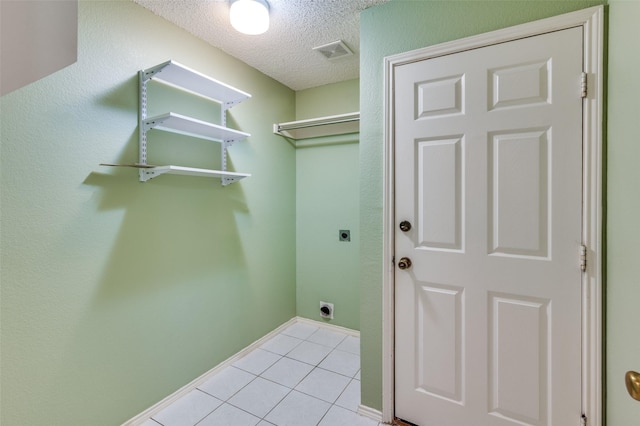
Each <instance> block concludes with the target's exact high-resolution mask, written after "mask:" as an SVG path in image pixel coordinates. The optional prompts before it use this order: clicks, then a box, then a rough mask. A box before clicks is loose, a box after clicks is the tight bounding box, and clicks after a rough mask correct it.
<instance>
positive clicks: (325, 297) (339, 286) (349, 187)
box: [296, 80, 360, 330]
mask: <svg viewBox="0 0 640 426" xmlns="http://www.w3.org/2000/svg"><path fill="white" fill-rule="evenodd" d="M359 87H360V86H359V80H349V81H345V82H342V83H336V84H329V85H325V86H321V87H316V88H312V89H307V90H303V91H299V92H297V93H296V118H297V119H299V120H302V119H309V118H317V117H325V116H330V115H337V114H344V113H349V112H355V111H359V110H360V107H359ZM357 138H358V135H357V134H355V135H349V136H340V137H328V138H315V139H309V140H303V141H298V148H297V149H296V204H297V225H296V241H297V244H296V246H297V274H296V277H297V281H296V282H297V292H296V299H297V310H298V315H299V316H302V317H306V318H311V319H314V320H318V321H320V320H322V318H321V317H320V314H319V302H320V301H324V302H330V303H333V304H334V309H335V311H334V319H333V320H331V321H328V322H330V323H331V324H335V325H340V326H343V327H348V328H351V329H355V330H359V329H360V287H359V266H358V265H359V256H360V245H359V239H360V233H359V210H358V207H359V202H358V197H359V171H358V156H359V149H358V148H359V147H358V139H357ZM341 229H348V230H350V231H351V241H350V242H340V241H339V239H338V231H339V230H341Z"/></svg>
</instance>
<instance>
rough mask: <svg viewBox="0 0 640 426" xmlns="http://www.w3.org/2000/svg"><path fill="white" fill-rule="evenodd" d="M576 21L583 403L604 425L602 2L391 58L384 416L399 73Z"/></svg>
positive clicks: (390, 408)
mask: <svg viewBox="0 0 640 426" xmlns="http://www.w3.org/2000/svg"><path fill="white" fill-rule="evenodd" d="M573 27H582V28H583V41H584V43H583V46H584V51H583V53H584V63H583V67H584V69H583V71H584V72H585V73H586V74H587V86H588V87H587V89H588V90H587V97H586V98H584V99H583V118H582V120H583V121H582V128H583V142H582V143H583V147H582V149H583V151H582V152H583V171H582V176H583V188H582V191H583V192H582V220H583V224H582V238H583V241H582V244H584V245H585V246H586V248H587V267H586V271H584V273H583V275H582V306H583V308H582V340H583V344H582V382H583V386H582V410H583V414H584V415H585V416H587V418H588V419H589V424H590V425H594V426H601V425H602V424H603V418H602V417H603V413H604V411H603V386H604V383H603V378H602V372H603V361H604V359H603V353H602V352H603V351H602V325H603V310H602V302H603V289H602V283H603V277H602V263H603V262H602V258H603V256H602V255H603V252H602V233H603V223H604V219H603V209H602V180H603V156H602V150H603V143H602V138H603V123H602V119H603V67H604V65H603V64H604V62H603V57H604V52H603V49H604V7H603V6H596V7H591V8H588V9H583V10H578V11H576V12H571V13H567V14H563V15H559V16H555V17H551V18H547V19H542V20H539V21H534V22H530V23H526V24H522V25H517V26H514V27H510V28H505V29H502V30H497V31H492V32H489V33H486V34H480V35H477V36H472V37H467V38H464V39H460V40H455V41H451V42H447V43H443V44H438V45H436V46H429V47H426V48H422V49H417V50H413V51H409V52H405V53H401V54H397V55H393V56H388V57H386V58H385V59H384V73H385V76H384V114H385V120H384V126H385V129H384V188H383V190H384V195H383V232H384V234H383V262H382V265H383V284H382V304H383V306H382V307H383V324H382V346H383V347H382V421H384V422H388V423H391V421H392V420H393V419H394V417H395V395H394V392H395V389H394V386H395V383H394V378H395V372H394V368H395V367H394V360H395V347H394V340H395V336H394V334H395V300H394V288H395V283H394V271H395V265H394V263H393V259H394V254H395V247H394V235H395V217H394V207H395V196H394V179H395V170H394V138H393V133H394V122H393V114H394V111H393V93H394V87H393V79H394V71H395V67H397V66H401V65H405V64H408V63H411V62H416V61H421V60H425V59H430V58H435V57H438V56H442V55H448V54H452V53H457V52H462V51H465V50H469V49H476V48H480V47H485V46H489V45H492V44H497V43H504V42H507V41H513V40H517V39H520V38H524V37H531V36H536V35H540V34H544V33H548V32H551V31H558V30H563V29H568V28H573Z"/></svg>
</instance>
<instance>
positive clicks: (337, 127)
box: [273, 112, 360, 140]
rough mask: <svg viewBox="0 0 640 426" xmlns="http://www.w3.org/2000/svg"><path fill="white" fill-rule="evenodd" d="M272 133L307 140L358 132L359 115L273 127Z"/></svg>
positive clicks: (333, 116) (301, 121)
mask: <svg viewBox="0 0 640 426" xmlns="http://www.w3.org/2000/svg"><path fill="white" fill-rule="evenodd" d="M273 132H274V133H275V134H278V135H280V136H284V137H286V138H290V139H295V140H298V139H309V138H318V137H324V136H334V135H344V134H348V133H358V132H360V113H359V112H351V113H348V114H340V115H331V116H328V117H320V118H312V119H309V120H298V121H290V122H288V123H280V124H274V125H273Z"/></svg>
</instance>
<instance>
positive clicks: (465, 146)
mask: <svg viewBox="0 0 640 426" xmlns="http://www.w3.org/2000/svg"><path fill="white" fill-rule="evenodd" d="M582 51H583V48H582V29H581V28H571V29H567V30H562V31H557V32H553V33H548V34H543V35H539V36H535V37H530V38H525V39H520V40H516V41H512V42H508V43H502V44H497V45H493V46H488V47H483V48H479V49H474V50H469V51H466V52H462V53H457V54H453V55H447V56H441V57H437V58H432V59H428V60H423V61H419V62H414V63H410V64H406V65H401V66H398V67H397V68H396V71H395V77H394V86H395V94H394V100H393V102H394V126H395V128H394V139H395V173H396V174H395V185H396V186H395V197H396V199H395V203H396V204H395V219H396V233H395V263H396V270H395V283H396V288H395V300H396V302H395V303H396V307H395V312H396V319H395V327H396V331H395V335H396V342H395V344H396V346H395V357H396V358H395V363H396V367H395V368H396V370H395V380H396V385H395V401H396V402H395V404H396V407H395V413H396V416H397V417H399V418H401V419H404V420H407V421H409V422H412V423H415V424H418V425H421V426H448V425H450V426H485V425H500V426H503V425H505V426H506V425H556V426H566V425H578V424H579V423H580V416H581V412H582V407H581V386H582V384H581V354H582V349H581V308H582V305H581V274H582V272H581V269H580V256H579V251H580V246H581V223H582V219H581V212H582V208H581V202H582V195H581V188H582V99H581V90H580V87H581V85H580V81H581V73H582ZM402 221H407V222H409V223H410V224H411V225H412V226H411V229H410V230H409V231H406V232H403V231H401V230H400V229H399V225H400V223H401V222H402ZM401 258H408V259H410V260H411V261H412V266H411V267H409V268H408V269H400V266H406V265H401V264H402V263H403V262H401Z"/></svg>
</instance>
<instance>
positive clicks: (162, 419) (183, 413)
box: [142, 322, 383, 426]
mask: <svg viewBox="0 0 640 426" xmlns="http://www.w3.org/2000/svg"><path fill="white" fill-rule="evenodd" d="M359 404H360V339H359V338H358V337H354V336H351V335H348V334H345V333H342V332H338V331H334V330H329V329H326V328H322V327H317V326H315V325H313V324H308V323H304V322H298V323H295V324H293V325H291V326H289V327H288V328H287V329H285V330H284V331H282V332H281V333H280V334H277V335H276V336H274V337H272V338H271V339H269V340H268V341H267V342H265V343H264V344H263V345H262V346H261V347H260V348H257V349H255V350H253V351H252V352H250V353H249V354H248V355H246V356H245V357H243V358H241V359H240V360H238V361H236V362H235V363H234V364H233V365H232V366H230V367H227V368H225V369H224V370H222V371H221V372H219V373H217V374H216V375H215V376H213V377H212V378H211V379H209V380H208V381H207V382H205V383H203V384H202V385H200V386H198V387H197V389H194V390H193V391H191V392H190V393H188V394H187V395H186V396H184V397H182V398H181V399H179V400H178V401H176V402H174V403H173V404H171V405H170V406H168V407H167V408H165V409H163V410H162V411H160V412H159V413H157V414H155V415H154V416H153V417H152V418H150V419H149V420H147V421H146V422H144V423H143V424H142V426H158V425H163V426H194V425H198V426H213V425H215V426H274V425H275V426H383V424H382V423H378V422H376V421H374V420H371V419H369V418H367V417H363V416H359V415H358V414H356V411H357V409H358V405H359Z"/></svg>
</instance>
